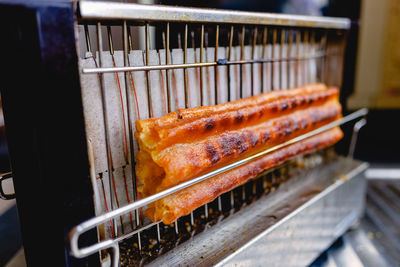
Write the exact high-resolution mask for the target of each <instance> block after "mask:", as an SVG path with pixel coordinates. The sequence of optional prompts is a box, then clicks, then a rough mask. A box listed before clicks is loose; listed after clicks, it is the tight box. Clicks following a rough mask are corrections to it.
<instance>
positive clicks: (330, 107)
mask: <svg viewBox="0 0 400 267" xmlns="http://www.w3.org/2000/svg"><path fill="white" fill-rule="evenodd" d="M340 116H341V107H340V104H339V103H337V102H334V101H329V102H327V103H325V104H324V105H321V106H315V107H311V108H308V109H305V110H298V111H296V112H293V113H292V114H289V115H285V116H281V117H278V118H275V119H271V120H267V121H265V122H263V123H260V124H257V125H254V126H249V127H244V128H242V129H238V130H233V131H226V132H223V133H221V134H217V135H212V136H209V137H207V138H204V139H202V140H199V141H195V142H191V143H176V144H174V145H171V146H170V147H168V148H165V149H163V150H161V151H159V152H150V153H149V152H148V151H146V150H144V149H142V150H141V151H139V153H138V155H137V158H138V160H139V164H138V165H137V169H136V170H137V174H138V177H139V179H140V181H141V182H142V183H143V186H142V187H141V188H140V190H141V192H142V194H143V195H144V196H148V195H151V194H154V193H155V192H159V191H161V190H163V189H166V188H169V187H171V186H174V185H177V184H179V183H181V182H184V181H186V180H188V179H190V178H193V177H195V176H198V175H200V174H202V173H205V172H207V171H210V170H213V169H216V168H219V167H222V166H223V165H226V164H228V163H230V162H232V161H234V160H237V159H240V158H243V157H246V156H248V155H250V154H254V153H257V152H259V151H261V150H265V149H267V148H269V147H272V146H274V145H276V144H279V143H282V142H284V141H287V140H289V139H292V138H294V137H296V136H299V135H302V134H304V133H306V132H308V131H311V130H314V129H316V128H318V127H320V126H322V125H324V124H326V123H329V122H331V121H334V120H336V119H338V118H340Z"/></svg>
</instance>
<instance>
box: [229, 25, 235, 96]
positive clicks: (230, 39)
mask: <svg viewBox="0 0 400 267" xmlns="http://www.w3.org/2000/svg"><path fill="white" fill-rule="evenodd" d="M233 30H234V28H233V26H231V31H230V34H229V48H228V60H231V55H232V43H233ZM230 70H231V66H230V65H228V101H232V98H231V71H230Z"/></svg>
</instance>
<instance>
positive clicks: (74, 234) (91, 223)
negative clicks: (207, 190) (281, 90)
mask: <svg viewBox="0 0 400 267" xmlns="http://www.w3.org/2000/svg"><path fill="white" fill-rule="evenodd" d="M367 113H368V110H367V109H360V110H358V111H356V112H354V113H351V114H349V115H347V116H346V117H343V118H342V119H340V120H337V121H334V122H331V123H329V124H326V125H324V126H322V127H320V128H318V129H316V130H313V131H311V132H308V133H306V134H303V135H300V136H298V137H295V138H293V139H291V140H289V141H287V142H284V143H282V144H279V145H276V146H274V147H271V148H269V149H266V150H264V151H261V152H259V153H257V154H254V155H251V156H249V157H246V158H244V159H242V160H239V161H236V162H233V163H231V164H228V165H226V166H224V167H222V168H219V169H216V170H214V171H211V172H209V173H206V174H203V175H201V176H198V177H196V178H193V179H191V180H189V181H186V182H183V183H181V184H178V185H176V186H174V187H171V188H168V189H166V190H164V191H161V192H159V193H157V194H154V195H152V196H149V197H146V198H143V199H140V200H138V201H136V202H133V203H131V204H128V205H126V206H124V207H120V208H118V209H115V210H113V211H110V212H107V213H105V214H102V215H100V216H97V217H94V218H92V219H90V220H87V221H85V222H83V223H81V224H79V225H78V226H76V227H74V228H73V229H72V230H71V232H70V241H71V244H70V245H71V253H72V255H74V256H75V257H84V256H87V255H90V254H91V253H95V252H97V251H99V250H100V249H104V248H107V247H109V242H115V240H111V239H110V240H106V241H102V242H100V243H97V244H95V245H92V246H90V247H86V248H78V243H77V241H78V239H79V236H80V235H81V234H83V233H85V232H87V231H89V230H90V229H92V228H94V227H96V226H98V225H100V224H103V223H105V222H107V221H108V220H110V219H113V218H116V217H118V216H122V215H124V214H127V213H129V212H131V211H134V210H137V209H139V208H142V207H144V206H146V205H148V204H150V203H152V202H154V201H157V200H159V199H161V198H163V197H166V196H168V195H171V194H173V193H175V192H178V191H180V190H182V189H184V188H187V187H189V186H192V185H194V184H197V183H199V182H201V181H204V180H207V179H209V178H211V177H214V176H216V175H218V174H221V173H224V172H226V171H228V170H231V169H233V168H236V167H239V166H241V165H243V164H246V163H248V162H250V161H252V160H254V159H256V158H259V157H261V156H264V155H266V154H268V153H271V152H273V151H276V150H278V149H281V148H283V147H286V146H288V145H291V144H294V143H297V142H299V141H301V140H304V139H306V138H309V137H311V136H314V135H317V134H320V133H322V132H324V131H327V130H329V129H332V128H334V127H337V126H339V125H342V124H344V123H347V122H349V121H352V120H354V119H356V118H359V117H362V116H365V115H366V114H367ZM129 236H130V234H129ZM83 251H85V252H83Z"/></svg>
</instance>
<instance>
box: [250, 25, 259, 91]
mask: <svg viewBox="0 0 400 267" xmlns="http://www.w3.org/2000/svg"><path fill="white" fill-rule="evenodd" d="M257 35H258V29H257V26H255V27H254V32H253V43H252V45H251V59H253V60H254V59H255V49H256V43H257ZM250 66H251V95H252V96H253V95H254V63H251V65H250Z"/></svg>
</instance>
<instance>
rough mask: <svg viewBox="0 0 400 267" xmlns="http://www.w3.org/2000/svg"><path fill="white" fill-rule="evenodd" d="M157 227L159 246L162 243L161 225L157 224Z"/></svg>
mask: <svg viewBox="0 0 400 267" xmlns="http://www.w3.org/2000/svg"><path fill="white" fill-rule="evenodd" d="M156 226H157V242H158V245H160V243H161V235H160V223H157V224H156Z"/></svg>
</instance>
